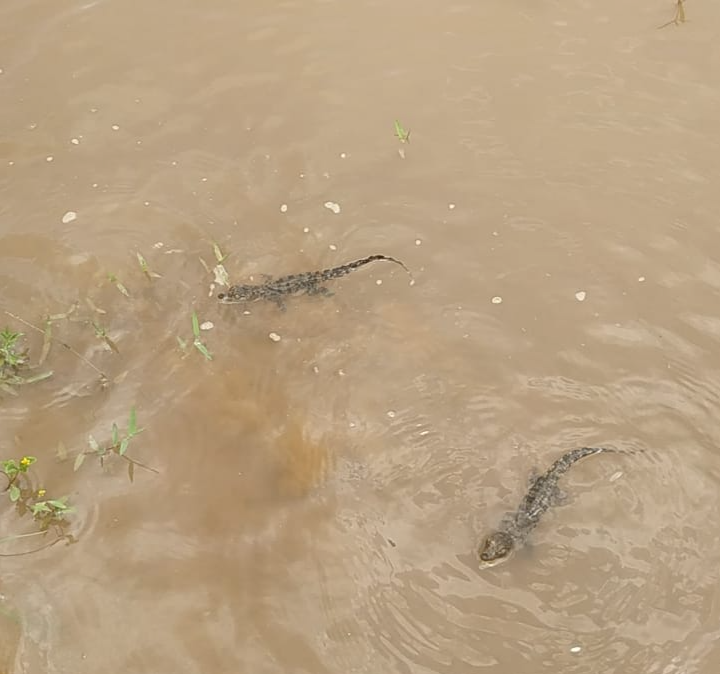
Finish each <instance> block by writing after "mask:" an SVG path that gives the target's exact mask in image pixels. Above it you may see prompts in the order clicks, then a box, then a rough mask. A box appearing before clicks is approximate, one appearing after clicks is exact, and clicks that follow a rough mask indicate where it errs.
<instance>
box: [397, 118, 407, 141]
mask: <svg viewBox="0 0 720 674" xmlns="http://www.w3.org/2000/svg"><path fill="white" fill-rule="evenodd" d="M395 135H396V136H397V138H398V140H399V141H400V142H401V143H409V142H410V132H409V131H405V129H404V128H403V125H402V124H400V121H399V120H397V119H396V120H395Z"/></svg>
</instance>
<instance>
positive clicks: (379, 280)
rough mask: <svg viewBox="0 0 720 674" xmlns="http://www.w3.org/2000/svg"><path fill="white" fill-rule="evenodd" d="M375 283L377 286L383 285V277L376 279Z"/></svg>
mask: <svg viewBox="0 0 720 674" xmlns="http://www.w3.org/2000/svg"><path fill="white" fill-rule="evenodd" d="M375 285H376V286H381V285H382V279H381V278H379V279H377V280H376V281H375Z"/></svg>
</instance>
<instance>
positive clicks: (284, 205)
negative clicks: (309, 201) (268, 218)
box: [280, 204, 287, 213]
mask: <svg viewBox="0 0 720 674" xmlns="http://www.w3.org/2000/svg"><path fill="white" fill-rule="evenodd" d="M280 212H281V213H287V204H281V206H280Z"/></svg>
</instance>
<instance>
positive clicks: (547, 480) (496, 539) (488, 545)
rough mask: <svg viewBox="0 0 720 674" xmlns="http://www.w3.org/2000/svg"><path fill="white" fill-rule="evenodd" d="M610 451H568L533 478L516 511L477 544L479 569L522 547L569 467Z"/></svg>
mask: <svg viewBox="0 0 720 674" xmlns="http://www.w3.org/2000/svg"><path fill="white" fill-rule="evenodd" d="M612 451H616V450H612V449H607V448H605V447H581V448H579V449H572V450H570V451H569V452H567V453H566V454H564V455H563V456H561V457H560V458H559V459H558V460H557V461H556V462H555V463H553V465H552V466H550V468H549V469H548V470H547V472H546V473H543V474H542V475H539V476H538V477H536V478H534V479H533V480H532V481H531V485H530V489H529V490H528V493H527V494H526V495H525V498H524V499H523V501H522V503H521V504H520V507H519V508H518V509H517V511H516V512H515V513H514V514H511V515H508V516H507V517H506V518H505V519H504V520H503V522H502V524H501V525H500V527H499V528H498V530H497V531H494V532H493V533H491V534H490V535H489V536H487V537H486V538H485V540H484V541H483V542H482V544H481V545H480V548H479V550H478V552H479V555H480V568H487V567H490V566H495V564H499V563H500V562H502V561H504V560H506V559H507V558H508V557H510V555H511V554H512V552H513V551H514V550H516V549H517V548H519V547H520V545H522V543H523V542H524V541H525V539H526V538H527V536H528V534H529V533H530V532H531V531H532V530H533V529H534V528H535V527H536V526H537V524H538V522H539V521H540V518H541V517H542V516H543V514H544V513H545V511H546V510H547V509H548V508H549V507H550V506H551V505H554V503H556V502H557V500H558V498H559V496H560V490H559V489H558V486H557V483H558V480H559V479H560V476H561V475H562V474H563V473H565V472H566V471H567V470H568V469H569V468H570V466H572V465H573V464H574V463H575V462H576V461H579V460H580V459H582V458H583V457H586V456H590V455H591V454H598V453H599V452H612Z"/></svg>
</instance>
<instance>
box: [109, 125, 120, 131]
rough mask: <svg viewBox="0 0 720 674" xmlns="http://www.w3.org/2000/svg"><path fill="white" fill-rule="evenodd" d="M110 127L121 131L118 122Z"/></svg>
mask: <svg viewBox="0 0 720 674" xmlns="http://www.w3.org/2000/svg"><path fill="white" fill-rule="evenodd" d="M110 128H111V129H112V130H113V131H119V130H120V127H119V126H118V125H117V124H113V125H112V126H111V127H110Z"/></svg>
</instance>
